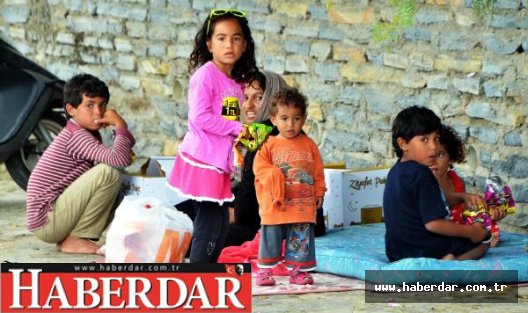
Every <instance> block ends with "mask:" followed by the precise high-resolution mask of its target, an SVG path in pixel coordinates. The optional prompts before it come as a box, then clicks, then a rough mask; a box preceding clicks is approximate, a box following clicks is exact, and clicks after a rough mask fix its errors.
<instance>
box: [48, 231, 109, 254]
mask: <svg viewBox="0 0 528 313" xmlns="http://www.w3.org/2000/svg"><path fill="white" fill-rule="evenodd" d="M99 248H100V246H99V245H97V244H96V243H95V242H93V241H90V240H88V239H84V238H79V237H76V236H72V235H70V236H68V237H66V239H64V240H63V241H61V242H59V243H57V250H59V251H60V252H64V253H78V254H96V253H97V249H99Z"/></svg>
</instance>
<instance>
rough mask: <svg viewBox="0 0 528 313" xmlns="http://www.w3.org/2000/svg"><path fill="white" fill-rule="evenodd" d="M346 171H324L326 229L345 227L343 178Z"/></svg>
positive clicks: (326, 169) (327, 169)
mask: <svg viewBox="0 0 528 313" xmlns="http://www.w3.org/2000/svg"><path fill="white" fill-rule="evenodd" d="M345 172H346V170H340V169H329V168H325V169H324V175H325V183H326V193H325V197H324V202H323V214H324V218H325V223H326V228H327V229H333V228H340V227H343V226H344V222H343V221H344V218H343V211H344V207H343V204H344V202H343V176H344V173H345Z"/></svg>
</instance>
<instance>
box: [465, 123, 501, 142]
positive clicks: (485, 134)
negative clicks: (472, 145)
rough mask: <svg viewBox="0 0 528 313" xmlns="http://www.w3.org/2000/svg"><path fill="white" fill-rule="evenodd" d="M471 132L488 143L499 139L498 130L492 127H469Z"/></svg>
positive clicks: (473, 135)
mask: <svg viewBox="0 0 528 313" xmlns="http://www.w3.org/2000/svg"><path fill="white" fill-rule="evenodd" d="M469 134H470V135H471V136H472V137H475V138H476V139H478V140H480V141H482V142H484V143H488V144H496V143H497V139H498V134H497V130H495V129H493V128H491V127H469Z"/></svg>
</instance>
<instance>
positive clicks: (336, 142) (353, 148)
mask: <svg viewBox="0 0 528 313" xmlns="http://www.w3.org/2000/svg"><path fill="white" fill-rule="evenodd" d="M326 142H328V143H329V144H330V145H331V146H333V147H340V148H343V147H344V146H343V145H345V147H346V150H347V151H350V152H364V151H368V148H369V144H368V136H364V135H362V134H358V133H354V132H348V131H341V130H336V129H327V131H326V136H325V143H326ZM345 143H346V144H345Z"/></svg>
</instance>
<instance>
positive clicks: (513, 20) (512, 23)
mask: <svg viewBox="0 0 528 313" xmlns="http://www.w3.org/2000/svg"><path fill="white" fill-rule="evenodd" d="M489 24H490V26H492V27H495V28H517V17H515V16H514V15H500V14H493V15H492V16H491V17H490V21H489Z"/></svg>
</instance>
